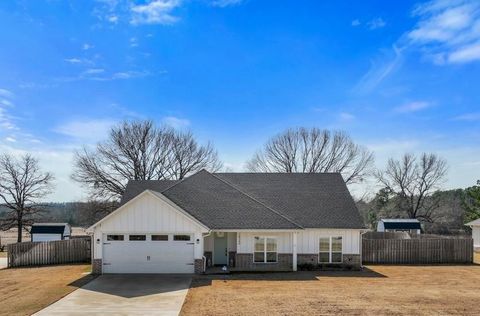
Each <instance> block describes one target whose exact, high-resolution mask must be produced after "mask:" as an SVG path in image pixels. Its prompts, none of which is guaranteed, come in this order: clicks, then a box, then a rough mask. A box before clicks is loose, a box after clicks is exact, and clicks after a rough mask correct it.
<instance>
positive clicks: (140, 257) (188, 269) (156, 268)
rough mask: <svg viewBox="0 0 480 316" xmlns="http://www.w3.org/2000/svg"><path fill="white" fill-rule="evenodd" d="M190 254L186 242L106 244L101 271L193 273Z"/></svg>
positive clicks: (190, 249)
mask: <svg viewBox="0 0 480 316" xmlns="http://www.w3.org/2000/svg"><path fill="white" fill-rule="evenodd" d="M105 239H106V238H104V240H105ZM193 253H194V250H193V243H191V242H187V241H182V242H179V241H173V240H169V241H151V240H150V238H149V237H148V238H147V241H128V240H125V241H105V242H104V245H103V258H104V260H103V262H104V266H103V272H104V273H193V272H194V265H193V262H194V257H193Z"/></svg>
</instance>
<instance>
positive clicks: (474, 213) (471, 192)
mask: <svg viewBox="0 0 480 316" xmlns="http://www.w3.org/2000/svg"><path fill="white" fill-rule="evenodd" d="M462 206H463V208H464V209H465V222H466V223H468V222H471V221H474V220H476V219H478V218H480V180H478V181H477V185H474V186H472V187H469V188H466V189H465V192H464V194H463V198H462Z"/></svg>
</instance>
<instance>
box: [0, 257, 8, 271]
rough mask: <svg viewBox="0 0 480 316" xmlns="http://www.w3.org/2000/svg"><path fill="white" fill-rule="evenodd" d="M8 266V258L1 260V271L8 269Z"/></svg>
mask: <svg viewBox="0 0 480 316" xmlns="http://www.w3.org/2000/svg"><path fill="white" fill-rule="evenodd" d="M7 265H8V263H7V258H0V269H3V268H6V267H7Z"/></svg>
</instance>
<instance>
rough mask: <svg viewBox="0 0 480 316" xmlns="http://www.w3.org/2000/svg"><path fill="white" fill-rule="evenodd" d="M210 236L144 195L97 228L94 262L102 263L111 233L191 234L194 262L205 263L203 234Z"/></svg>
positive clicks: (94, 243) (180, 215)
mask: <svg viewBox="0 0 480 316" xmlns="http://www.w3.org/2000/svg"><path fill="white" fill-rule="evenodd" d="M206 232H207V230H206V229H205V228H204V227H202V226H201V225H199V224H198V223H197V222H195V221H194V220H192V219H191V218H189V217H188V216H187V215H185V214H182V213H181V211H179V210H177V209H176V208H175V207H173V206H172V205H170V204H169V203H168V202H166V201H163V200H161V199H160V198H157V197H155V196H153V195H152V194H150V193H143V195H142V196H140V197H138V198H137V199H136V200H133V201H131V202H130V203H128V204H127V205H125V206H124V207H123V208H122V209H120V210H118V212H117V213H116V214H113V215H112V216H111V217H109V218H107V219H106V220H105V221H104V222H102V223H100V224H99V225H98V226H97V227H95V230H94V234H93V259H102V245H103V235H104V234H108V233H122V234H129V233H144V234H149V233H170V234H171V233H188V234H191V235H192V236H193V238H194V240H193V241H194V258H195V259H202V257H203V253H204V250H203V246H204V238H203V236H202V233H206Z"/></svg>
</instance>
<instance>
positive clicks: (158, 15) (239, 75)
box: [0, 0, 480, 201]
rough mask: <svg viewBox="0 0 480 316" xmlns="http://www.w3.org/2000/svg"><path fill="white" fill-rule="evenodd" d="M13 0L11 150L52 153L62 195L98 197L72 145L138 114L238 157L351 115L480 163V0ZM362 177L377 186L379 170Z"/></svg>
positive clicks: (7, 93) (469, 164)
mask: <svg viewBox="0 0 480 316" xmlns="http://www.w3.org/2000/svg"><path fill="white" fill-rule="evenodd" d="M352 2H353V1H281V2H279V1H262V0H245V1H241V0H217V1H209V0H197V1H194V0H190V1H187V0H184V1H181V0H152V1H129V0H102V1H100V0H98V1H73V0H72V1H60V0H48V1H40V0H38V1H13V0H12V1H2V2H0V43H1V46H0V69H1V71H0V151H2V152H10V153H14V154H21V153H23V152H25V151H29V152H32V153H34V154H35V155H36V156H37V157H39V159H40V161H41V163H42V166H44V168H45V169H48V170H50V171H52V172H53V173H55V175H56V178H57V181H56V184H57V188H56V191H55V193H54V194H53V195H52V196H51V197H50V199H52V200H57V201H62V200H75V199H81V198H84V197H85V193H84V192H83V191H82V190H81V189H80V187H79V186H78V185H77V184H75V183H73V182H72V181H71V180H70V179H69V175H70V173H71V165H72V154H73V152H74V151H75V150H76V149H79V148H81V146H82V145H87V146H89V145H92V144H95V143H96V142H97V141H99V140H102V139H103V138H105V136H106V133H107V131H108V129H109V127H110V126H111V125H112V124H114V123H115V122H118V121H120V120H123V119H137V118H140V119H142V118H149V119H153V120H155V121H156V122H158V123H159V124H160V123H165V124H170V125H172V126H174V127H176V128H185V129H191V130H192V131H193V132H194V133H195V134H196V135H197V136H198V138H199V139H200V140H202V141H208V140H210V141H212V142H213V143H214V145H215V146H216V147H217V149H218V151H219V153H220V156H221V158H222V160H223V161H224V162H225V164H226V165H227V166H228V167H230V168H232V169H233V170H236V171H242V170H243V164H244V162H245V161H246V160H248V159H249V158H250V157H251V156H252V154H253V153H254V151H255V150H256V149H257V148H259V147H260V146H261V144H263V143H264V142H265V141H266V140H267V139H268V137H269V136H272V135H274V134H276V133H278V132H280V131H282V130H283V129H285V128H287V127H295V126H307V127H310V126H315V127H320V128H328V129H340V130H345V131H347V132H348V133H349V134H350V135H351V136H352V137H353V138H354V140H355V141H356V142H358V143H360V144H362V145H364V146H367V147H369V148H370V149H371V150H373V151H374V152H375V156H376V165H377V166H378V167H382V166H384V165H385V162H386V160H387V158H388V157H391V156H393V157H398V156H399V155H401V154H403V153H404V152H413V153H420V152H423V151H427V152H435V153H438V154H439V155H441V156H442V157H444V158H446V159H447V160H448V163H449V170H450V171H449V175H448V180H447V181H446V183H445V184H444V187H445V188H455V187H465V186H470V185H473V184H474V183H475V181H476V180H477V179H480V171H479V170H480V148H479V145H480V93H479V91H480V80H479V79H480V2H478V1H475V0H472V1H462V0H458V1H457V0H443V1H441V0H438V1H431V2H430V1H429V2H418V1H361V2H360V1H358V2H356V3H352ZM353 189H354V190H360V191H361V190H374V189H375V188H374V184H372V183H370V184H368V186H367V185H363V186H361V187H360V188H353Z"/></svg>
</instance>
